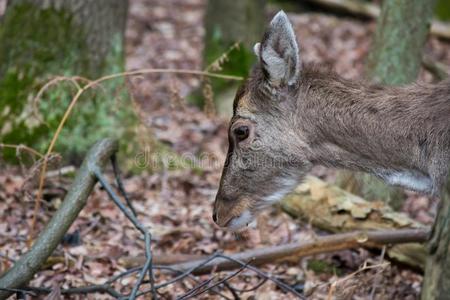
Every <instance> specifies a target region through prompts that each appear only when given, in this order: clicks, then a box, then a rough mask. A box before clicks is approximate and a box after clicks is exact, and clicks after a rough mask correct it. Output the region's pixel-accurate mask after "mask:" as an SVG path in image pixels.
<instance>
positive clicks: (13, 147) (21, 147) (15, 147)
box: [0, 143, 44, 158]
mask: <svg viewBox="0 0 450 300" xmlns="http://www.w3.org/2000/svg"><path fill="white" fill-rule="evenodd" d="M0 148H11V149H15V150H17V151H21V150H25V151H27V152H29V153H31V154H33V155H35V156H37V157H39V158H44V154H42V153H40V152H39V151H37V150H34V149H33V148H31V147H28V146H25V145H22V144H21V145H13V144H3V143H0Z"/></svg>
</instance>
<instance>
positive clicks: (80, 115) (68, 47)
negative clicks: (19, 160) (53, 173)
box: [0, 0, 135, 156]
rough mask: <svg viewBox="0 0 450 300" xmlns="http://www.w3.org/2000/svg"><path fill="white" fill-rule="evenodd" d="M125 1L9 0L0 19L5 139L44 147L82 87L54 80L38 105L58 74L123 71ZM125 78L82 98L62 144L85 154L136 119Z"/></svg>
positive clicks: (0, 129) (0, 119)
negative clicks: (36, 99) (44, 88)
mask: <svg viewBox="0 0 450 300" xmlns="http://www.w3.org/2000/svg"><path fill="white" fill-rule="evenodd" d="M127 8H128V1H126V0H95V1H94V0H9V1H8V4H7V8H6V11H5V14H4V16H3V18H2V20H1V23H0V112H3V113H0V140H2V141H4V142H5V143H11V144H17V143H24V144H27V145H29V146H32V147H36V148H39V149H40V150H44V149H45V148H46V147H47V145H48V143H49V141H50V137H51V136H52V135H53V133H54V131H55V129H56V126H57V125H58V123H59V121H60V120H61V117H62V115H63V113H64V111H65V110H66V108H67V106H68V103H69V102H70V100H71V98H72V96H73V94H74V92H76V89H75V86H74V85H73V84H72V83H69V82H67V83H60V84H59V85H57V86H53V87H51V88H50V89H49V90H48V91H47V92H46V93H44V94H43V95H42V97H41V99H40V100H39V102H38V110H37V111H33V109H32V107H33V103H32V101H33V99H34V97H35V96H36V95H37V93H38V90H39V89H40V88H41V87H42V86H43V85H44V84H45V83H46V82H47V81H48V80H49V79H51V78H53V77H54V76H56V75H64V76H76V75H77V76H83V77H85V78H89V79H95V78H97V77H99V76H102V75H105V74H110V73H115V72H120V71H123V69H124V56H123V55H124V47H123V42H124V30H125V25H126V19H127ZM85 83H86V82H83V81H80V82H79V84H80V85H81V86H82V85H83V84H85ZM123 83H124V81H123V80H116V81H114V82H108V83H106V84H105V85H104V87H103V88H101V89H98V90H99V92H97V93H95V95H94V94H93V93H87V96H86V97H82V98H83V99H81V101H80V102H81V103H78V104H77V106H76V110H75V111H74V113H73V116H72V117H71V119H69V122H68V123H67V125H66V126H65V127H64V129H63V131H62V133H61V136H60V138H59V141H58V143H57V148H56V150H57V151H60V152H65V154H66V155H67V154H74V155H75V156H79V154H80V153H83V152H84V151H85V150H86V149H87V148H88V147H89V145H91V144H92V143H93V142H94V141H95V140H97V139H99V138H101V137H104V136H113V137H117V138H120V137H121V136H122V135H123V134H124V133H125V131H126V129H125V128H126V125H127V124H131V123H133V122H132V121H130V120H135V118H134V117H133V115H134V114H133V111H132V109H131V108H130V107H131V106H130V105H129V102H128V101H129V99H128V97H127V93H123V92H121V90H124V84H123ZM118 88H119V89H121V90H118ZM124 124H125V125H124ZM4 154H5V155H6V156H14V153H12V152H6V150H5V152H4Z"/></svg>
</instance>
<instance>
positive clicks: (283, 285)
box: [219, 255, 306, 300]
mask: <svg viewBox="0 0 450 300" xmlns="http://www.w3.org/2000/svg"><path fill="white" fill-rule="evenodd" d="M219 257H221V258H224V259H227V260H230V261H233V262H235V263H237V264H239V265H241V266H243V265H246V263H244V262H243V261H241V260H238V259H235V258H232V257H229V256H226V255H219ZM247 268H248V269H250V270H252V271H253V272H255V273H256V274H258V275H259V276H261V277H262V278H266V279H268V280H270V281H272V282H273V283H275V284H276V285H277V286H279V287H280V288H281V289H282V290H284V291H286V292H290V293H292V294H293V295H294V296H297V297H298V298H299V299H304V300H306V298H305V297H304V296H303V295H301V294H299V293H298V292H297V291H296V290H295V289H294V288H292V287H290V286H289V285H287V284H285V283H283V282H281V281H279V280H278V279H276V278H273V277H272V276H270V275H268V274H266V273H265V272H263V271H261V270H260V269H258V268H257V267H254V266H252V265H247Z"/></svg>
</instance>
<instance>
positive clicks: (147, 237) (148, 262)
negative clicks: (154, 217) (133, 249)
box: [92, 166, 158, 300]
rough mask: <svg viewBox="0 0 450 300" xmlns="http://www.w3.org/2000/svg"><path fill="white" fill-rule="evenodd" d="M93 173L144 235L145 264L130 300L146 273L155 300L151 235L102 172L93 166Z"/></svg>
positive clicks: (134, 296) (134, 295)
mask: <svg viewBox="0 0 450 300" xmlns="http://www.w3.org/2000/svg"><path fill="white" fill-rule="evenodd" d="M92 169H93V172H94V174H95V176H96V177H97V179H98V181H99V182H100V184H101V185H102V186H103V188H104V189H105V190H106V192H107V193H108V195H109V196H110V198H111V199H112V200H113V201H114V203H115V204H116V205H117V206H118V207H119V209H120V210H121V211H122V212H123V213H124V214H125V216H126V217H127V218H128V219H129V220H130V221H131V223H133V225H134V226H135V227H136V228H137V229H138V230H139V231H140V232H141V233H142V234H143V235H144V238H145V255H146V258H147V260H146V262H145V264H144V266H143V267H142V270H141V272H140V273H139V277H138V280H137V282H136V284H135V285H134V287H133V290H132V291H131V294H130V297H129V299H130V300H134V299H136V295H137V293H138V291H139V287H140V286H141V284H142V281H143V280H144V278H145V275H146V273H147V272H149V277H150V286H151V292H152V296H153V299H157V297H158V296H157V293H156V289H155V282H154V277H153V268H152V258H153V256H152V251H151V238H152V237H151V234H150V232H149V231H148V230H147V229H146V228H145V227H144V226H143V225H142V224H141V223H140V222H139V220H138V219H137V218H136V216H135V215H134V214H133V213H132V212H131V210H128V209H127V208H126V207H125V205H124V204H123V203H122V202H121V201H120V199H119V198H118V197H117V195H116V193H115V192H114V190H113V188H112V186H111V185H110V184H109V183H108V181H107V179H106V178H105V177H104V176H103V174H102V172H101V171H100V170H99V169H98V168H97V167H95V166H93V167H92Z"/></svg>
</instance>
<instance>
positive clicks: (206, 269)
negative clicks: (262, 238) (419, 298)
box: [171, 228, 429, 275]
mask: <svg viewBox="0 0 450 300" xmlns="http://www.w3.org/2000/svg"><path fill="white" fill-rule="evenodd" d="M428 235H429V229H428V228H425V229H424V228H421V229H399V230H377V231H355V232H348V233H340V234H334V235H328V236H323V237H318V238H316V239H315V240H313V241H307V242H297V243H290V244H285V245H279V246H273V247H267V248H259V249H254V250H250V251H246V252H241V253H235V254H230V255H228V256H229V257H230V258H233V259H236V260H240V261H243V262H249V261H251V265H252V266H259V265H263V264H266V263H272V262H274V261H276V260H280V259H282V258H287V257H293V256H295V257H304V256H310V255H315V254H320V253H327V252H334V251H339V250H345V249H355V248H359V247H369V248H372V247H379V246H382V245H388V244H401V243H423V242H426V241H427V238H428ZM202 262H204V260H196V261H192V262H187V263H180V264H175V265H172V266H171V268H173V269H176V270H179V271H180V272H184V271H186V270H189V269H192V268H195V266H197V265H201V264H202ZM239 266H240V265H239V264H236V263H235V262H233V261H230V260H227V259H224V258H220V257H217V258H215V259H213V260H211V261H210V262H208V263H206V264H202V265H201V266H199V267H198V268H195V269H194V270H193V272H192V273H193V274H195V275H201V274H207V273H210V272H211V271H212V270H215V271H225V270H232V269H236V268H238V267H239Z"/></svg>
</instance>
